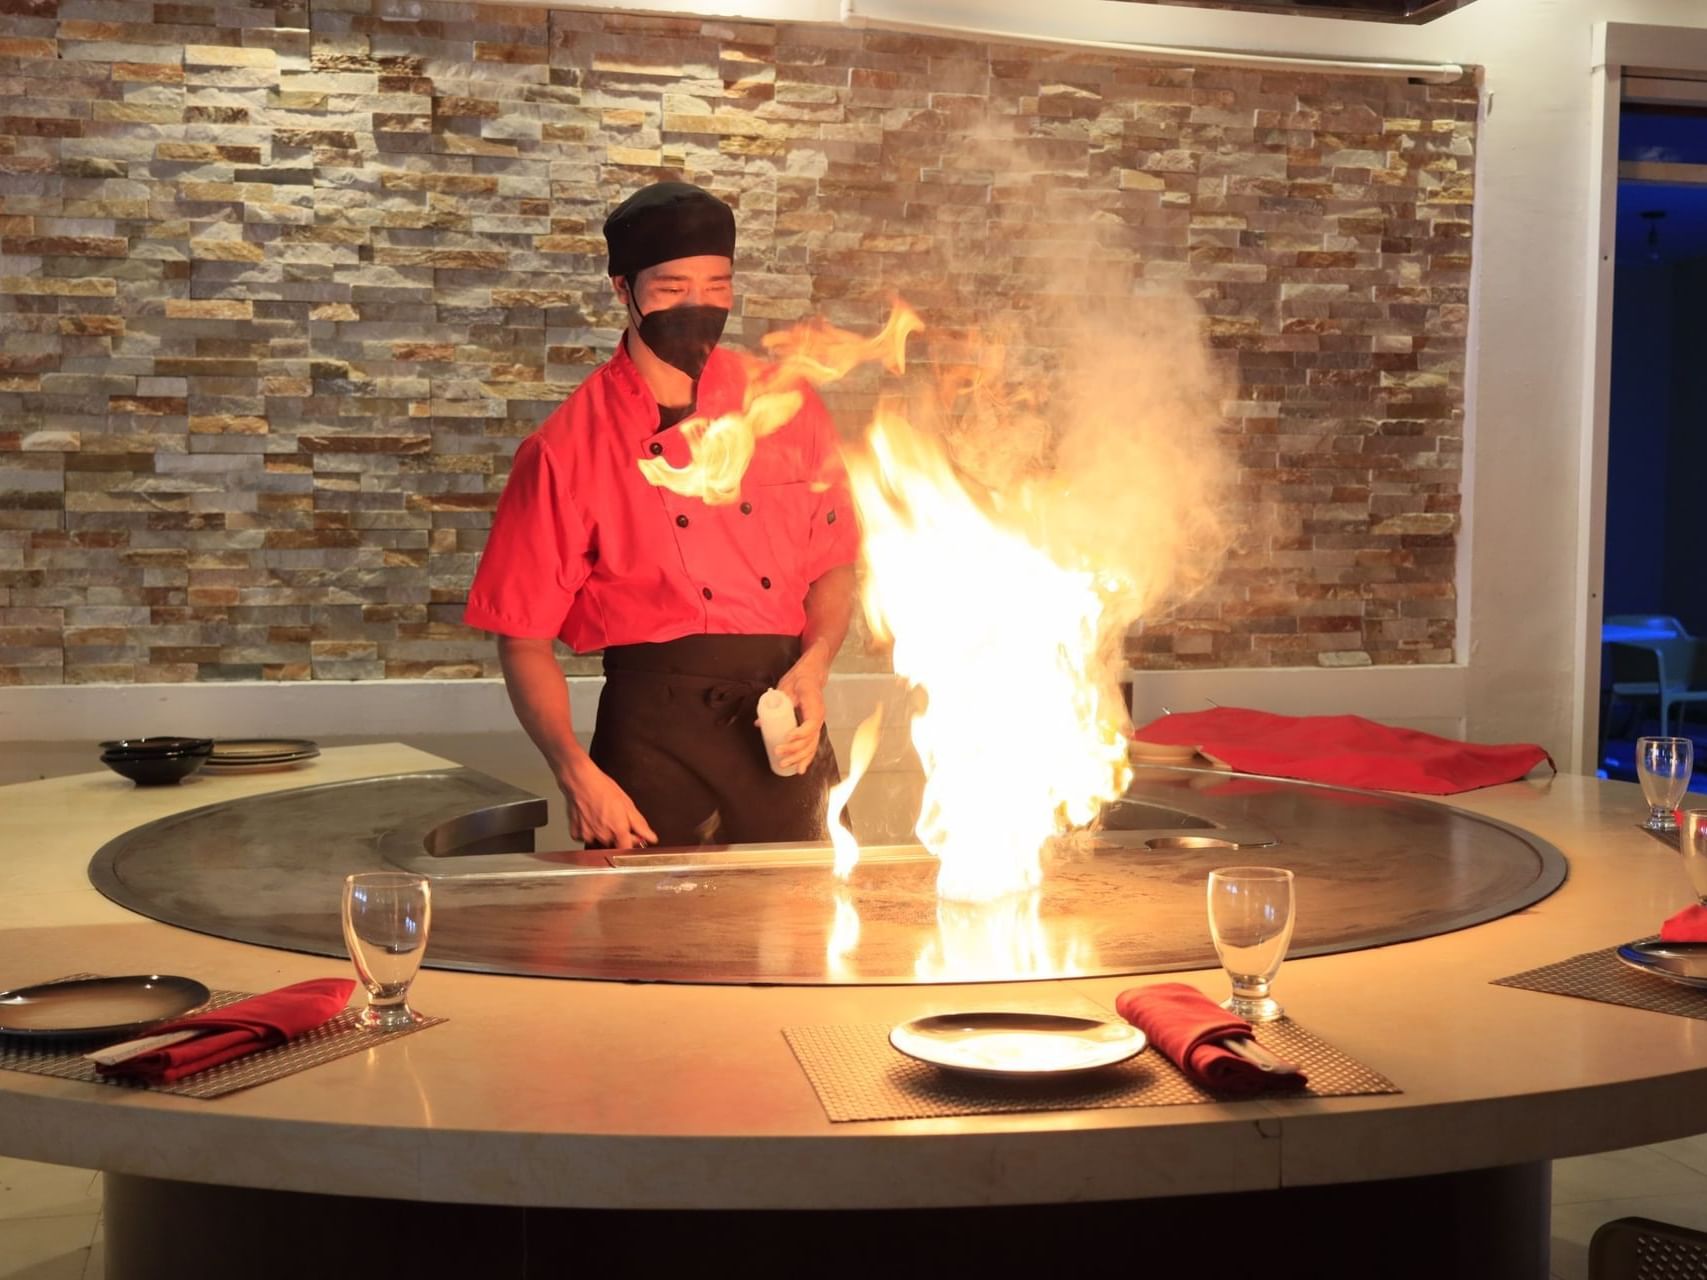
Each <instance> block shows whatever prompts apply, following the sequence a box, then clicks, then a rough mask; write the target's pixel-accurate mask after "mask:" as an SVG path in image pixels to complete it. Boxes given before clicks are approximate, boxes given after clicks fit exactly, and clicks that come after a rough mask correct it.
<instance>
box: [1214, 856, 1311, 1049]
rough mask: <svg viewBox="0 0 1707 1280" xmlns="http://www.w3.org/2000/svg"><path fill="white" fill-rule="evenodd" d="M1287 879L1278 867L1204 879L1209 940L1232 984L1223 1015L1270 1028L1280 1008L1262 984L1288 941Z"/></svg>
mask: <svg viewBox="0 0 1707 1280" xmlns="http://www.w3.org/2000/svg"><path fill="white" fill-rule="evenodd" d="M1292 914H1293V896H1292V873H1291V872H1290V871H1288V870H1286V868H1284V867H1221V868H1219V869H1218V870H1215V871H1211V872H1210V873H1209V936H1210V938H1211V940H1213V942H1214V943H1215V953H1216V954H1217V955H1219V956H1220V957H1221V967H1222V968H1223V969H1225V970H1226V971H1227V976H1228V977H1229V978H1231V979H1232V981H1233V995H1232V998H1231V999H1228V1000H1224V1001H1222V1003H1221V1007H1222V1008H1223V1009H1227V1010H1229V1011H1230V1012H1232V1013H1236V1014H1238V1015H1239V1016H1240V1017H1241V1018H1244V1019H1246V1020H1247V1021H1250V1022H1273V1021H1274V1020H1275V1019H1276V1018H1278V1017H1280V1016H1281V1012H1282V1011H1281V1008H1280V1005H1279V1004H1278V1003H1276V1001H1275V999H1274V997H1273V996H1271V995H1269V993H1268V984H1269V983H1270V982H1272V981H1273V980H1274V975H1275V973H1276V972H1277V971H1278V970H1279V969H1280V962H1281V961H1282V960H1284V959H1285V958H1286V948H1287V946H1288V945H1289V944H1290V943H1291V941H1292Z"/></svg>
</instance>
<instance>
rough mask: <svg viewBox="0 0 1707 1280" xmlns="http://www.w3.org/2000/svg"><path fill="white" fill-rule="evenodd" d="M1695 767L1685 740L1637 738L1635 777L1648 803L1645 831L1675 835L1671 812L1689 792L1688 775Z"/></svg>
mask: <svg viewBox="0 0 1707 1280" xmlns="http://www.w3.org/2000/svg"><path fill="white" fill-rule="evenodd" d="M1694 767H1695V744H1694V743H1693V742H1691V741H1690V740H1689V739H1688V738H1637V739H1636V776H1637V777H1639V778H1640V779H1641V780H1642V795H1643V797H1644V798H1645V799H1646V800H1647V802H1648V820H1647V821H1646V822H1644V823H1643V824H1642V826H1643V827H1644V828H1646V829H1647V830H1649V831H1676V830H1677V819H1676V817H1674V816H1673V814H1672V810H1674V809H1676V808H1677V802H1678V801H1679V800H1681V799H1683V793H1684V792H1685V791H1687V790H1689V774H1690V771H1691V770H1692V769H1693V768H1694Z"/></svg>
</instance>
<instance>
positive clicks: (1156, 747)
mask: <svg viewBox="0 0 1707 1280" xmlns="http://www.w3.org/2000/svg"><path fill="white" fill-rule="evenodd" d="M1127 750H1128V752H1129V753H1130V754H1131V756H1132V758H1133V759H1134V760H1138V761H1142V762H1143V763H1144V764H1190V763H1191V762H1192V761H1193V760H1195V759H1197V748H1196V747H1192V746H1185V745H1183V744H1180V743H1174V742H1140V741H1139V740H1138V739H1137V738H1133V739H1131V740H1130V741H1129V742H1128V743H1127Z"/></svg>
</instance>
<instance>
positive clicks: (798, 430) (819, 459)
mask: <svg viewBox="0 0 1707 1280" xmlns="http://www.w3.org/2000/svg"><path fill="white" fill-rule="evenodd" d="M746 381H747V368H746V365H745V364H744V362H743V360H742V358H741V357H739V356H736V355H734V354H732V353H730V352H727V351H724V350H722V349H714V350H713V351H712V353H711V359H710V360H709V361H708V362H707V364H706V366H705V371H704V373H703V374H702V375H701V377H700V382H699V394H698V402H697V407H696V413H697V414H698V416H701V417H717V416H719V415H721V414H724V413H728V412H732V411H735V410H738V409H739V408H740V407H741V402H742V393H743V391H744V389H745V387H746ZM802 390H803V391H804V393H805V404H804V405H803V406H802V407H801V410H800V412H799V413H797V414H796V415H795V416H794V418H793V420H792V421H790V422H789V424H788V425H787V426H785V427H783V428H782V429H781V430H779V431H777V432H775V433H774V434H772V435H770V436H766V437H765V438H763V439H761V440H759V441H758V444H757V448H756V450H755V451H754V454H753V459H752V462H751V463H750V464H749V466H748V468H747V474H746V476H745V478H744V479H743V481H742V485H741V497H740V500H739V501H738V502H734V503H730V504H728V505H722V506H707V505H706V504H705V503H704V502H702V501H700V500H699V499H698V498H684V497H682V496H680V495H679V494H675V493H671V492H670V491H669V490H668V489H664V488H660V487H657V486H655V485H653V484H651V483H650V482H648V481H647V479H646V478H645V477H644V476H643V475H641V473H640V468H639V466H637V465H636V464H637V463H638V462H639V460H640V459H642V458H648V457H653V456H657V455H662V456H663V458H664V459H665V460H666V461H668V462H670V463H671V464H672V465H675V466H683V465H685V464H686V463H687V462H688V448H687V442H686V441H685V440H684V439H683V437H682V434H681V431H680V428H679V427H670V428H668V429H667V430H664V431H659V430H658V429H657V428H658V403H657V400H656V399H655V398H654V397H653V395H652V392H651V390H650V389H649V388H648V387H647V386H646V383H645V382H644V380H643V379H642V378H641V376H640V371H639V370H638V369H637V368H636V367H635V365H634V362H633V361H632V360H631V359H629V356H628V350H627V346H626V342H625V343H624V344H622V345H619V346H618V348H617V352H616V354H615V355H614V356H612V357H611V359H610V360H608V361H606V362H605V363H604V364H602V365H600V366H599V367H598V368H597V369H595V370H594V371H593V373H592V374H591V376H589V377H588V378H587V380H586V381H585V382H584V383H582V384H581V386H580V387H579V388H577V389H576V391H575V393H574V394H573V395H571V396H570V397H569V398H568V399H567V400H565V401H564V402H563V403H562V404H561V405H559V406H558V407H557V409H556V410H555V411H554V412H553V413H552V415H551V416H550V417H549V418H547V419H546V420H545V421H544V423H542V424H541V425H540V427H539V429H538V430H536V431H535V432H534V433H533V434H532V435H530V436H529V437H528V438H527V439H526V440H524V441H522V444H521V447H520V448H518V449H517V450H516V458H515V465H514V467H513V468H512V469H511V471H510V478H509V481H508V482H507V483H506V484H505V485H504V493H503V496H502V497H501V498H500V499H499V501H498V512H497V515H496V517H495V518H494V520H493V523H492V534H491V537H490V539H489V540H488V541H487V543H486V550H485V552H484V554H483V555H482V556H481V558H480V567H479V569H478V570H477V571H476V573H475V575H474V585H473V587H472V589H471V590H470V591H469V595H468V606H467V608H466V609H465V611H464V612H463V621H464V622H466V623H467V624H468V625H469V626H471V627H478V628H480V629H481V630H483V631H493V632H496V633H498V634H499V635H506V636H533V637H542V636H556V637H558V638H559V639H561V640H562V641H563V643H564V644H566V645H568V646H569V647H570V648H571V649H573V650H575V652H577V653H589V652H592V651H593V650H596V649H603V648H604V647H605V646H607V645H617V644H642V643H648V642H657V641H664V640H674V639H676V638H678V637H680V636H685V635H700V634H713V635H799V634H800V633H801V632H802V631H803V630H804V629H805V626H806V607H805V600H806V589H807V588H808V587H809V586H810V585H811V584H812V583H813V582H815V581H816V580H817V579H818V578H819V577H820V576H822V575H823V574H824V573H825V572H826V571H828V570H830V569H833V568H835V567H836V566H837V565H843V564H851V563H853V560H854V557H855V555H856V554H857V550H858V544H859V534H858V529H857V526H856V524H855V522H854V517H853V510H852V504H851V502H850V501H849V498H848V492H847V479H846V474H845V472H844V471H843V469H842V466H841V459H840V455H839V454H838V453H837V451H836V433H835V427H834V425H833V424H832V423H831V421H830V417H829V414H828V413H826V412H825V410H824V405H823V402H822V401H820V400H819V399H818V397H817V395H816V394H815V393H814V392H813V391H812V390H811V389H810V388H806V387H803V388H802Z"/></svg>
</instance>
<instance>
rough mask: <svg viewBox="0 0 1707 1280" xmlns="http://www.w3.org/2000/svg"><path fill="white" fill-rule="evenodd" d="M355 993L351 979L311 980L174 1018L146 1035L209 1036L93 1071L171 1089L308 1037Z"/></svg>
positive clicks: (155, 1050) (353, 982) (181, 1042)
mask: <svg viewBox="0 0 1707 1280" xmlns="http://www.w3.org/2000/svg"><path fill="white" fill-rule="evenodd" d="M355 988H356V983H355V979H354V978H314V979H312V980H310V981H308V982H298V983H296V984H294V985H293V986H288V987H280V988H279V989H278V990H277V991H269V992H267V993H265V994H264V995H258V996H250V997H249V998H248V999H247V1000H239V1001H237V1002H236V1003H235V1004H228V1005H226V1006H225V1007H224V1008H223V1009H212V1010H209V1011H208V1012H207V1013H194V1014H191V1015H190V1016H189V1017H187V1018H174V1019H173V1020H172V1021H170V1022H162V1023H160V1024H159V1025H158V1026H154V1027H150V1028H149V1029H148V1034H149V1035H150V1036H160V1035H166V1034H168V1033H170V1032H174V1031H199V1032H206V1033H207V1034H205V1035H198V1036H196V1037H195V1038H194V1039H193V1040H184V1041H180V1042H179V1043H177V1044H173V1045H167V1046H165V1047H163V1048H160V1049H154V1050H151V1051H149V1052H147V1053H141V1054H138V1055H137V1056H136V1057H134V1058H126V1059H125V1060H124V1061H123V1062H116V1063H113V1064H111V1065H110V1066H109V1065H97V1066H96V1068H95V1069H96V1070H97V1071H99V1072H100V1073H101V1074H102V1075H104V1076H122V1077H125V1078H127V1079H140V1080H146V1081H148V1082H149V1083H150V1084H170V1083H171V1082H172V1081H174V1080H178V1079H181V1078H182V1077H184V1076H188V1075H194V1074H195V1073H196V1072H198V1071H206V1070H207V1069H208V1068H209V1067H217V1066H218V1065H219V1064H220V1063H222V1062H230V1061H231V1060H232V1059H233V1058H241V1057H243V1056H244V1055H245V1054H249V1053H254V1052H255V1051H256V1050H258V1049H266V1048H270V1047H271V1046H273V1045H275V1044H283V1043H284V1042H285V1041H286V1040H290V1039H293V1038H294V1037H296V1036H299V1035H301V1034H302V1033H303V1032H304V1031H312V1030H313V1029H314V1028H315V1027H318V1026H319V1025H320V1024H321V1023H323V1022H325V1021H327V1019H329V1018H332V1017H335V1016H336V1015H337V1014H338V1012H339V1010H341V1009H342V1008H343V1007H344V1006H345V1005H346V1004H347V1003H348V1002H349V999H350V992H352V991H354V990H355Z"/></svg>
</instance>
